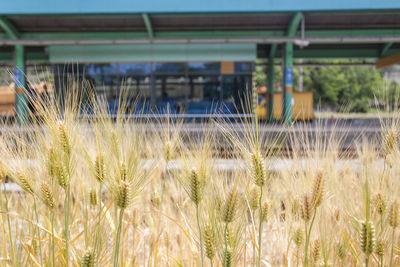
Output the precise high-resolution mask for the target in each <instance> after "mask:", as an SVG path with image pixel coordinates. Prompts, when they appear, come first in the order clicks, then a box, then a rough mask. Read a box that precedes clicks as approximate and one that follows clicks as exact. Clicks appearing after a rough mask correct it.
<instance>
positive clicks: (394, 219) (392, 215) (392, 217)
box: [388, 201, 399, 228]
mask: <svg viewBox="0 0 400 267" xmlns="http://www.w3.org/2000/svg"><path fill="white" fill-rule="evenodd" d="M388 221H389V225H390V226H391V227H393V228H396V227H397V226H398V225H399V208H398V205H397V202H396V201H395V202H393V204H392V205H391V206H390V210H389V218H388Z"/></svg>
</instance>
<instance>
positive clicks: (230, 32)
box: [0, 0, 400, 123]
mask: <svg viewBox="0 0 400 267" xmlns="http://www.w3.org/2000/svg"><path fill="white" fill-rule="evenodd" d="M301 21H303V22H304V23H303V26H304V27H299V24H300V22H301ZM301 28H303V30H302V29H301ZM299 41H300V42H299ZM302 43H306V44H308V45H307V46H298V45H297V44H302ZM399 54H400V1H398V0H382V1H375V0H362V1H361V0H347V1H341V0H339V1H334V2H330V1H319V0H309V1H302V2H299V1H297V0H282V1H259V0H250V1H245V0H234V1H232V0H220V1H213V0H204V1H184V2H182V1H179V0H171V1H162V0H149V1H140V2H137V3H135V4H132V2H131V1H130V0H116V1H113V3H112V4H110V3H109V2H107V1H95V0H87V1H79V0H71V1H64V2H63V1H56V2H54V1H52V0H41V1H40V2H39V3H38V2H35V1H29V0H14V1H6V2H5V3H2V8H1V10H0V63H2V64H8V65H10V64H11V62H13V64H14V66H15V82H16V84H17V85H18V87H21V88H22V87H25V85H26V84H25V83H26V82H25V76H24V75H23V74H24V72H25V64H26V61H28V62H31V63H37V62H40V63H45V64H60V63H63V62H77V63H82V64H83V63H96V64H103V63H107V62H108V63H118V64H120V63H121V64H122V62H149V63H151V66H152V67H151V68H153V67H154V66H153V63H154V64H156V63H157V62H166V63H168V62H187V63H188V62H220V63H221V66H222V65H224V66H228V65H229V66H235V64H236V63H235V62H254V61H255V60H256V59H257V58H263V59H267V60H268V61H269V63H268V67H269V68H268V73H267V76H268V80H269V81H268V92H269V95H272V93H273V85H274V72H273V69H274V60H276V59H283V63H284V64H283V74H284V79H283V81H284V84H283V103H284V104H283V118H282V120H283V121H286V122H288V123H290V122H291V118H292V114H291V105H292V91H293V60H294V59H296V58H311V59H312V58H369V59H376V60H377V62H376V66H377V67H383V66H387V65H390V64H394V63H397V62H399V61H400V57H399ZM222 63H223V64H222ZM232 64H233V65H232ZM228 69H229V70H230V72H229V73H225V72H223V68H222V67H221V71H220V74H221V75H222V76H224V75H225V76H226V77H228V78H229V75H232V72H231V69H232V68H231V67H230V68H228ZM155 71H157V70H155ZM190 71H191V70H190V69H189V67H188V65H187V64H186V65H185V67H184V69H183V70H182V72H181V73H182V75H183V76H182V77H184V79H185V85H184V86H185V88H186V91H185V94H186V96H185V99H186V102H187V99H188V97H189V96H190V94H192V91H193V90H192V89H190V90H189V89H188V88H193V87H194V86H195V85H194V83H195V79H197V78H196V77H198V74H196V75H197V76H196V75H195V74H193V75H192V76H193V77H192V76H190ZM233 71H234V72H235V71H236V69H235V68H233ZM150 72H151V73H153V70H152V71H150ZM188 73H189V74H188ZM163 75H164V74H163ZM150 76H151V77H152V78H154V77H153V76H152V75H150ZM175 76H176V75H175ZM160 77H161V76H160ZM168 77H172V76H168ZM168 77H167V76H163V77H161V78H160V80H154V81H153V82H152V85H149V86H150V87H151V88H149V90H150V89H151V90H153V91H152V92H153V93H152V94H153V95H152V97H153V98H152V102H154V103H155V102H157V101H156V100H157V99H155V98H154V96H155V95H154V94H158V93H157V90H158V89H157V88H158V87H160V86H161V87H162V88H165V84H166V83H168V79H170V78H168ZM156 78H157V77H156ZM156 78H154V79H156ZM140 79H142V78H140ZM140 79H139V78H137V79H136V81H137V83H138V84H139V83H140V82H142V81H141V80H140ZM143 79H144V78H143ZM176 79H177V78H176ZM239 80H240V79H239ZM221 83H223V82H221ZM243 84H246V83H243ZM221 86H222V87H223V84H222V85H221ZM221 86H220V87H221ZM156 87H157V88H156ZM215 88H217V89H216V90H220V89H218V86H217V85H216V86H215ZM188 90H189V92H188ZM223 90H224V88H222V91H223ZM164 93H165V92H164V91H163V94H164ZM160 97H163V96H160ZM218 97H220V98H221V99H222V98H223V97H222V96H218ZM24 106H26V96H25V95H24V94H23V92H22V90H18V95H17V114H18V119H19V121H23V120H24V119H25V118H26V109H24ZM269 110H273V101H272V98H270V101H269ZM272 119H273V118H271V120H272Z"/></svg>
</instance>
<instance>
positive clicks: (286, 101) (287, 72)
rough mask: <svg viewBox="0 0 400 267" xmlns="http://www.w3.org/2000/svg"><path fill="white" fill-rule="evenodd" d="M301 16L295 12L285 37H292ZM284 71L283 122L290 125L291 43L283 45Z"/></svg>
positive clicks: (291, 88)
mask: <svg viewBox="0 0 400 267" xmlns="http://www.w3.org/2000/svg"><path fill="white" fill-rule="evenodd" d="M302 18H303V15H302V13H301V12H297V13H295V14H294V15H293V17H292V19H291V20H290V23H289V27H288V29H287V32H286V35H287V36H289V37H293V36H295V34H296V29H297V26H298V25H299V23H300V22H301V20H302ZM284 58H285V60H284V70H283V73H284V74H283V75H284V78H283V82H284V88H283V118H282V119H283V122H285V123H289V124H290V123H292V91H293V43H285V48H284Z"/></svg>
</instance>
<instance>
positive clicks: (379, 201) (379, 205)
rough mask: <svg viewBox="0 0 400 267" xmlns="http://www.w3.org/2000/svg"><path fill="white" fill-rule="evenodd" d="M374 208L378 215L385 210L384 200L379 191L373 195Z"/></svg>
mask: <svg viewBox="0 0 400 267" xmlns="http://www.w3.org/2000/svg"><path fill="white" fill-rule="evenodd" d="M375 208H376V211H377V212H378V213H379V214H380V215H383V214H384V213H385V211H386V201H385V199H384V197H383V196H382V194H381V193H378V194H376V196H375Z"/></svg>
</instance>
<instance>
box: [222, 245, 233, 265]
mask: <svg viewBox="0 0 400 267" xmlns="http://www.w3.org/2000/svg"><path fill="white" fill-rule="evenodd" d="M232 261H233V259H232V249H231V248H230V247H229V246H228V247H227V248H225V249H224V258H223V267H232Z"/></svg>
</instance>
